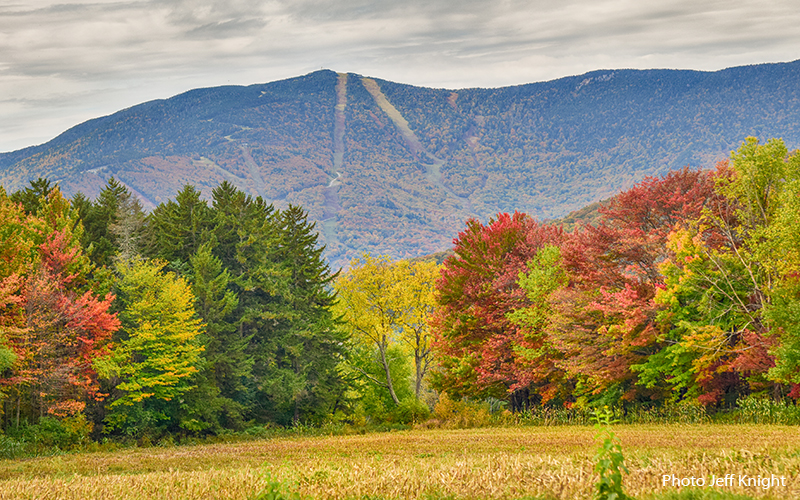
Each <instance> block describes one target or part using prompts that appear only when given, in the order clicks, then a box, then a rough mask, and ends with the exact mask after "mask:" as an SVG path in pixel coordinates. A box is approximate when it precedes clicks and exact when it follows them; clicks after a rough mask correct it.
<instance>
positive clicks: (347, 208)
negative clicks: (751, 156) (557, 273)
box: [0, 61, 800, 265]
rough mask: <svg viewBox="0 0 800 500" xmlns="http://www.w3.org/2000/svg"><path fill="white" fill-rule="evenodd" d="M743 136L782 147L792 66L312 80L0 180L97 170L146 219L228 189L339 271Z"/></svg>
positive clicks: (126, 114)
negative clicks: (290, 229) (304, 221)
mask: <svg viewBox="0 0 800 500" xmlns="http://www.w3.org/2000/svg"><path fill="white" fill-rule="evenodd" d="M751 135H752V136H756V137H759V138H760V139H762V140H766V139H768V138H771V137H781V138H783V139H784V141H786V143H787V145H788V146H789V147H790V148H796V147H798V145H800V61H795V62H791V63H781V64H763V65H756V66H745V67H737V68H730V69H726V70H722V71H716V72H700V71H683V70H644V71H643V70H602V71H593V72H591V73H587V74H584V75H580V76H574V77H568V78H561V79H558V80H553V81H549V82H540V83H532V84H527V85H520V86H514V87H504V88H497V89H478V88H476V89H463V90H445V89H431V88H420V87H414V86H410V85H403V84H399V83H394V82H389V81H385V80H380V79H377V78H367V77H362V76H359V75H355V74H344V73H335V72H333V71H327V70H326V71H318V72H315V73H311V74H308V75H305V76H302V77H298V78H293V79H289V80H283V81H278V82H273V83H267V84H259V85H251V86H246V87H241V86H226V87H216V88H206V89H196V90H191V91H189V92H186V93H183V94H180V95H177V96H175V97H172V98H170V99H165V100H157V101H151V102H146V103H144V104H140V105H138V106H134V107H131V108H128V109H124V110H122V111H119V112H117V113H114V114H112V115H109V116H104V117H101V118H97V119H94V120H90V121H87V122H85V123H82V124H80V125H77V126H75V127H73V128H71V129H69V130H67V131H66V132H64V133H63V134H61V135H59V136H58V137H56V138H55V139H53V140H52V141H50V142H48V143H45V144H42V145H40V146H35V147H30V148H26V149H22V150H19V151H14V152H11V153H4V154H0V184H1V185H3V186H4V187H5V188H6V190H7V191H13V190H15V189H19V188H21V187H24V186H25V185H27V183H28V181H29V180H31V179H35V178H36V177H39V176H45V177H48V178H50V179H51V180H57V181H59V183H60V185H61V187H62V189H63V190H64V191H65V192H67V193H69V194H72V193H74V192H77V191H81V192H83V193H84V194H86V195H87V196H95V195H97V193H98V192H99V190H100V189H101V188H102V186H103V185H104V184H105V182H106V180H107V179H108V178H109V177H111V176H114V177H115V178H116V179H118V180H120V181H122V182H124V183H125V184H126V185H127V186H128V187H129V188H130V189H131V190H132V191H133V192H134V193H136V194H137V195H138V196H139V197H140V198H141V199H142V201H143V203H144V204H145V206H146V207H151V208H152V207H153V206H155V205H156V204H158V203H160V202H163V201H166V200H167V199H169V198H171V197H174V195H175V193H176V192H177V190H178V189H180V188H181V187H182V186H183V185H184V184H186V183H190V184H194V185H195V186H197V187H198V188H199V189H201V190H202V192H203V193H204V194H205V195H206V196H210V192H211V189H213V188H214V187H215V186H216V185H217V184H219V183H220V182H221V181H223V180H229V181H231V182H233V183H234V184H236V185H237V186H239V187H240V188H241V189H244V190H246V191H247V192H249V193H251V194H253V195H261V196H263V197H264V198H265V199H266V200H268V201H269V202H273V203H275V205H276V206H278V207H285V206H287V205H288V204H290V203H292V204H299V205H302V206H303V207H304V208H306V209H307V210H308V211H309V213H310V217H311V218H312V219H314V220H316V221H318V222H319V228H320V232H321V239H322V241H323V242H324V243H325V244H326V245H327V247H328V250H327V256H328V258H329V259H330V260H331V262H332V263H333V264H334V265H341V264H343V263H345V262H346V261H347V259H349V258H351V257H353V256H355V255H357V254H358V253H359V252H361V251H371V252H373V253H379V254H389V255H391V256H393V257H413V256H417V255H423V254H429V253H433V252H436V251H441V250H444V249H446V248H448V247H449V246H450V243H451V241H452V238H453V237H454V236H455V235H456V233H457V231H459V230H460V229H461V228H462V227H463V225H464V221H465V220H466V219H467V218H468V217H478V218H480V219H481V220H484V221H485V220H487V219H488V218H490V217H492V216H493V215H495V214H496V213H497V212H498V211H513V210H520V211H524V212H527V213H529V214H531V215H534V216H536V217H539V218H555V217H560V216H563V215H565V214H567V213H568V212H570V211H573V210H576V209H579V208H581V207H583V206H585V205H587V204H590V203H592V202H595V201H597V200H600V199H603V198H607V197H609V196H611V195H613V194H614V193H616V192H618V191H619V190H620V189H624V188H626V187H629V186H631V185H632V184H633V183H635V182H636V181H638V180H640V179H641V178H643V177H644V176H647V175H659V174H663V173H665V172H667V171H668V170H670V169H675V168H680V167H683V166H686V165H690V166H693V167H710V166H712V165H713V163H714V162H715V161H717V160H719V159H722V158H725V157H727V156H728V154H729V153H730V151H731V150H732V149H735V148H736V147H737V146H738V144H739V143H740V142H741V141H742V140H743V139H744V138H745V137H747V136H751Z"/></svg>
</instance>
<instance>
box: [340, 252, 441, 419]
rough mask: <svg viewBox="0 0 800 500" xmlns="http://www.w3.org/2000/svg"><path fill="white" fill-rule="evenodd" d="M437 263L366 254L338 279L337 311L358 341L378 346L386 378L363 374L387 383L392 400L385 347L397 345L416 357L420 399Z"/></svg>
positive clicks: (392, 386)
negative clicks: (395, 260) (397, 260)
mask: <svg viewBox="0 0 800 500" xmlns="http://www.w3.org/2000/svg"><path fill="white" fill-rule="evenodd" d="M438 276H439V266H438V265H437V264H435V263H433V262H413V263H412V262H409V261H405V260H402V261H399V262H392V261H391V259H389V258H388V257H372V256H370V255H369V254H365V255H363V256H361V257H360V258H356V259H354V260H353V261H352V262H351V263H350V271H349V272H347V273H345V274H343V275H342V276H340V277H339V279H338V280H337V281H336V284H335V286H336V292H337V294H338V298H339V300H338V303H337V305H336V309H337V313H338V314H339V315H340V316H341V317H342V319H343V320H344V321H345V323H346V327H347V328H348V329H349V333H350V334H351V338H352V339H353V340H354V341H355V342H356V343H357V344H360V345H363V346H370V347H373V348H375V350H376V358H377V362H378V363H379V364H380V366H381V368H382V370H383V372H384V374H385V379H384V380H380V379H378V378H377V377H375V376H373V375H370V374H368V373H367V372H365V371H364V370H359V371H361V373H362V375H364V376H365V377H367V378H368V379H369V380H371V381H372V382H374V383H376V384H378V385H380V386H382V387H385V388H386V389H387V390H388V391H389V394H390V395H391V397H392V400H393V401H394V402H395V404H399V403H400V400H399V398H398V397H397V392H396V391H395V381H394V380H392V374H391V370H390V367H389V364H390V363H389V362H390V359H389V357H390V356H389V350H390V349H392V348H395V347H396V348H399V349H401V350H402V351H404V352H407V353H409V354H410V355H413V357H414V368H415V374H414V394H415V396H416V398H417V399H418V398H419V395H420V391H421V390H422V382H423V379H424V377H425V375H426V373H427V372H428V369H429V367H430V363H431V348H430V340H431V336H430V331H429V327H428V317H429V316H430V314H431V313H432V312H433V308H434V304H435V300H434V295H433V294H434V284H435V281H436V279H437V277H438Z"/></svg>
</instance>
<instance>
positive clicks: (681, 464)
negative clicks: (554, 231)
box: [0, 424, 800, 500]
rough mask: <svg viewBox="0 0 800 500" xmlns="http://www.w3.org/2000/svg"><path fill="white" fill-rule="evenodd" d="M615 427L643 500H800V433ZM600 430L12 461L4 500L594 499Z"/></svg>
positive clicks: (500, 431)
mask: <svg viewBox="0 0 800 500" xmlns="http://www.w3.org/2000/svg"><path fill="white" fill-rule="evenodd" d="M613 429H614V432H615V433H616V435H617V436H618V437H619V438H620V440H621V443H622V447H623V452H624V456H625V463H626V465H627V466H628V468H629V469H630V475H627V476H625V478H624V482H623V485H624V487H625V491H626V493H628V494H629V495H632V496H635V497H636V498H639V499H656V498H658V499H673V498H675V499H678V498H680V499H690V498H702V499H741V498H759V499H760V498H765V499H787V498H800V474H798V472H800V432H798V428H797V427H792V426H780V425H746V424H742V425H732V424H727V425H722V424H691V425H683V424H669V425H617V426H614V428H613ZM595 434H596V430H595V429H594V428H593V427H590V426H552V427H549V426H548V427H531V426H514V427H494V428H480V429H462V430H442V429H432V430H421V429H420V430H407V431H397V432H382V433H369V434H352V435H330V436H317V437H280V438H272V439H264V440H255V441H247V442H239V443H224V444H200V445H193V446H154V447H148V448H131V449H124V450H118V451H115V452H92V453H89V452H79V453H70V454H61V455H56V456H49V457H39V458H32V459H25V460H5V461H2V462H0V499H6V498H7V499H12V498H13V499H24V498H48V499H62V498H63V499H73V498H74V499H93V498H97V499H100V498H104V499H105V498H114V499H149V498H154V499H155V498H159V499H162V498H170V499H172V498H180V499H237V500H240V499H254V498H257V497H258V495H259V493H263V492H265V491H269V490H278V489H280V490H282V491H283V493H284V495H285V497H286V498H290V497H291V496H290V493H296V494H298V495H300V496H301V497H302V498H308V497H313V498H316V499H323V498H324V499H327V498H331V499H345V498H353V499H355V498H358V499H367V498H368V499H380V498H386V499H389V498H412V499H416V498H419V499H436V498H452V499H477V498H499V499H520V498H526V499H588V498H591V497H592V493H593V488H594V483H595V482H596V481H597V474H596V473H595V472H594V465H595V461H594V454H595V451H596V448H597V445H598V442H597V440H596V439H595ZM712 474H713V475H715V476H717V477H724V476H725V475H726V474H727V475H731V474H733V475H734V477H735V478H737V479H735V480H732V481H730V483H732V484H729V485H727V486H721V487H717V488H713V489H712V488H708V487H706V488H701V489H694V490H692V491H691V492H690V491H688V490H690V489H691V488H687V489H681V488H680V487H678V486H677V485H676V486H672V485H670V484H667V485H663V484H662V482H663V476H664V475H674V476H675V477H676V478H678V479H679V480H680V478H689V477H695V478H699V477H700V476H704V477H706V478H707V479H708V478H710V476H711V475H712ZM772 474H774V475H776V476H784V477H785V486H780V485H779V486H774V487H772V488H769V489H764V488H761V487H758V486H754V485H751V486H741V485H739V484H738V477H741V476H743V475H748V476H749V477H753V478H757V477H758V476H759V475H761V476H762V477H769V476H770V475H772ZM729 477H730V476H729ZM278 483H280V484H278ZM270 485H271V486H270ZM717 492H719V493H717ZM264 497H265V498H266V495H265V496H264ZM273 498H280V496H274V497H273Z"/></svg>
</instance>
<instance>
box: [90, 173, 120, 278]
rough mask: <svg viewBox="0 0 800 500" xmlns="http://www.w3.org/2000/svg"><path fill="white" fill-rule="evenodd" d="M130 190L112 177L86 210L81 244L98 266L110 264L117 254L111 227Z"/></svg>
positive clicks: (116, 245)
mask: <svg viewBox="0 0 800 500" xmlns="http://www.w3.org/2000/svg"><path fill="white" fill-rule="evenodd" d="M130 196H131V193H130V191H128V188H126V187H125V186H124V185H122V184H121V183H120V182H118V181H117V180H116V179H114V178H113V177H112V178H110V179H109V180H108V182H107V183H106V186H105V187H104V188H103V189H102V191H100V196H98V197H97V200H96V201H95V202H94V203H93V204H92V206H91V208H90V209H88V210H87V211H86V215H85V218H84V219H83V226H84V229H85V232H84V236H83V246H84V248H87V250H88V253H89V256H90V257H91V259H92V262H94V263H95V264H96V265H98V266H110V265H111V264H112V257H113V256H114V255H116V254H117V251H118V248H119V247H118V241H117V235H116V234H114V231H113V229H112V227H113V226H114V225H115V224H117V223H118V222H119V208H120V206H122V205H123V202H124V200H127V199H129V198H130Z"/></svg>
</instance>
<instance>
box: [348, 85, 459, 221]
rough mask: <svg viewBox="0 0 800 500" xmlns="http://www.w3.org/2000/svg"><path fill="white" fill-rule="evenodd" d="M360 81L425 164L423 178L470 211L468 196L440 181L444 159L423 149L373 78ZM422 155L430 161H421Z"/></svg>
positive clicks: (406, 122) (400, 114) (414, 153)
mask: <svg viewBox="0 0 800 500" xmlns="http://www.w3.org/2000/svg"><path fill="white" fill-rule="evenodd" d="M361 83H362V84H363V85H364V88H365V89H367V92H369V93H370V94H371V95H372V98H373V99H375V103H376V104H377V105H378V107H379V108H381V110H382V111H383V112H384V113H386V116H388V117H389V119H390V120H392V122H393V123H394V125H395V127H397V130H398V131H399V132H400V134H401V135H402V136H403V138H404V139H405V140H406V144H407V146H408V149H410V150H411V153H412V154H413V155H414V156H415V157H417V159H418V160H419V161H420V162H421V163H422V164H423V165H425V178H426V179H428V181H430V182H431V183H433V184H435V185H436V186H438V187H440V188H441V189H442V190H443V191H444V192H445V193H447V194H448V195H449V196H451V197H453V198H455V199H456V200H458V201H459V202H460V203H461V206H462V208H465V209H467V210H469V211H470V212H471V211H472V205H471V204H470V202H469V198H466V197H464V196H459V195H457V194H456V193H455V192H453V190H452V189H450V188H449V187H447V186H445V184H444V182H442V165H444V164H445V163H446V162H445V160H442V159H441V158H437V157H436V156H434V155H432V154H430V153H429V152H427V151H426V150H425V147H424V146H423V145H422V143H421V142H420V141H419V138H418V137H417V134H415V133H414V131H413V130H411V127H409V126H408V121H407V120H406V119H405V118H404V117H403V114H402V113H400V111H398V110H397V108H395V107H394V106H393V105H392V103H390V102H389V100H388V99H387V98H386V96H385V95H384V94H383V92H382V91H381V88H380V87H379V86H378V83H377V82H376V81H375V80H373V79H372V78H363V77H362V78H361ZM423 156H424V157H425V159H427V160H428V161H429V162H430V163H425V162H423V159H422V157H423Z"/></svg>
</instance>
